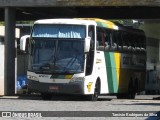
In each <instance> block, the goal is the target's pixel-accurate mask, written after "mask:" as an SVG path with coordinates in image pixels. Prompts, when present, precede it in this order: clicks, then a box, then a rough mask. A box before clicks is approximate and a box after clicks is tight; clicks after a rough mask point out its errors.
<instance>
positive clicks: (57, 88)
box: [49, 86, 59, 91]
mask: <svg viewBox="0 0 160 120" xmlns="http://www.w3.org/2000/svg"><path fill="white" fill-rule="evenodd" d="M49 89H50V90H55V91H57V90H59V87H58V86H49Z"/></svg>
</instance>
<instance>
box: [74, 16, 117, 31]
mask: <svg viewBox="0 0 160 120" xmlns="http://www.w3.org/2000/svg"><path fill="white" fill-rule="evenodd" d="M77 19H82V20H92V21H95V22H96V24H97V26H99V27H105V28H110V29H115V30H118V26H117V25H116V24H114V23H113V22H111V21H108V20H104V19H99V18H77Z"/></svg>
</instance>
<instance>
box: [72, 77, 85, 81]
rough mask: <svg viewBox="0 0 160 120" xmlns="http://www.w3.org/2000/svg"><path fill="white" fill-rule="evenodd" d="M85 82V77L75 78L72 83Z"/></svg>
mask: <svg viewBox="0 0 160 120" xmlns="http://www.w3.org/2000/svg"><path fill="white" fill-rule="evenodd" d="M84 80H85V78H84V77H74V78H72V79H71V81H70V82H82V81H84Z"/></svg>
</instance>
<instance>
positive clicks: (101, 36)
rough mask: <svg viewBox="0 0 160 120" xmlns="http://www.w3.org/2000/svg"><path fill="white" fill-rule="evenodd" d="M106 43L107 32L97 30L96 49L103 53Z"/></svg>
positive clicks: (100, 29)
mask: <svg viewBox="0 0 160 120" xmlns="http://www.w3.org/2000/svg"><path fill="white" fill-rule="evenodd" d="M104 42H105V30H104V29H103V28H97V40H96V49H97V50H102V51H103V50H104Z"/></svg>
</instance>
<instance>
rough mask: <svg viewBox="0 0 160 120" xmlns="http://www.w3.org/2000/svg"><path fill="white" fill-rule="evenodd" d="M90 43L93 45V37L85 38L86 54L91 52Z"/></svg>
mask: <svg viewBox="0 0 160 120" xmlns="http://www.w3.org/2000/svg"><path fill="white" fill-rule="evenodd" d="M90 43H91V37H86V38H85V44H84V52H85V53H88V52H89V50H90Z"/></svg>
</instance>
